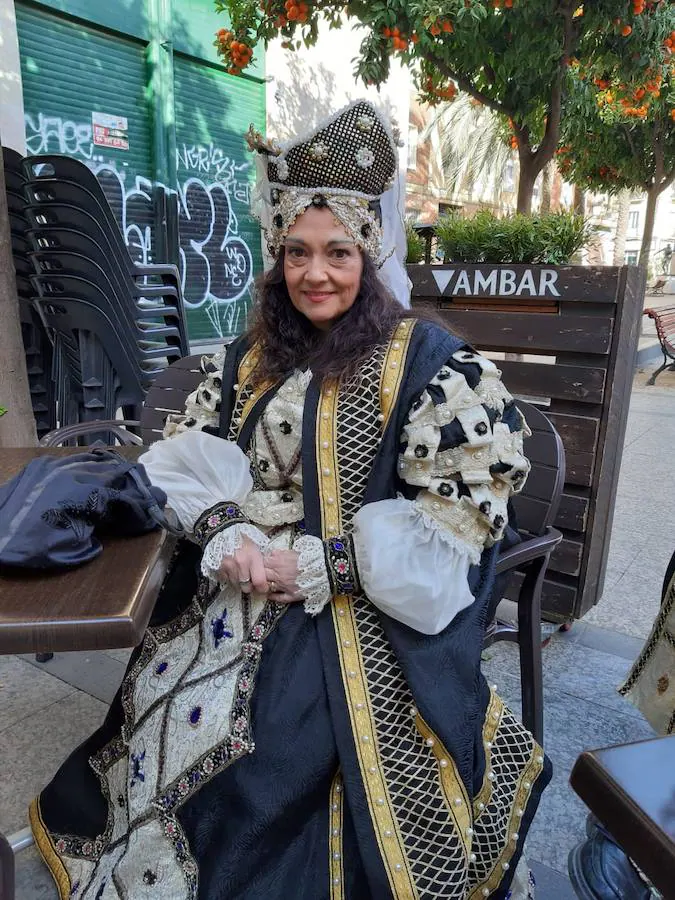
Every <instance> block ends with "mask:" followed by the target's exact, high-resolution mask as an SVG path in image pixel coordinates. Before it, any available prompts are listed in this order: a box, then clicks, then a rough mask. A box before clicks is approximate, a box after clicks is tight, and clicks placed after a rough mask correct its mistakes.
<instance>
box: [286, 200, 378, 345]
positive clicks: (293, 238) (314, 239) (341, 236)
mask: <svg viewBox="0 0 675 900" xmlns="http://www.w3.org/2000/svg"><path fill="white" fill-rule="evenodd" d="M362 271H363V258H362V256H361V251H360V250H359V248H358V247H357V246H356V244H355V243H354V240H353V239H352V238H351V237H350V236H349V234H348V233H347V231H346V230H345V228H344V226H343V225H341V224H340V222H339V221H338V220H337V219H336V218H335V216H334V215H333V213H332V212H331V211H330V209H329V208H328V207H326V206H324V207H322V208H317V207H316V206H310V207H309V208H308V209H307V210H306V211H305V212H304V213H303V214H302V215H301V216H298V218H297V219H296V220H295V222H294V223H293V226H292V227H291V228H290V229H289V231H288V235H287V237H286V243H285V254H284V278H285V279H286V287H287V288H288V293H289V295H290V298H291V303H292V304H293V306H294V307H295V308H296V309H297V311H298V312H299V313H302V315H303V316H306V318H308V319H309V321H310V322H311V323H312V325H314V326H315V327H316V328H319V329H321V330H322V331H328V329H329V328H330V327H331V326H332V325H333V323H334V322H336V321H337V320H338V319H339V318H340V316H342V315H344V314H345V313H346V312H347V310H348V309H350V307H351V306H352V304H353V303H354V301H355V300H356V297H357V294H358V292H359V288H360V287H361V273H362Z"/></svg>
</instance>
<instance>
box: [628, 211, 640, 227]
mask: <svg viewBox="0 0 675 900" xmlns="http://www.w3.org/2000/svg"><path fill="white" fill-rule="evenodd" d="M639 224H640V210H639V209H631V211H630V212H629V213H628V230H629V231H637V230H638V226H639Z"/></svg>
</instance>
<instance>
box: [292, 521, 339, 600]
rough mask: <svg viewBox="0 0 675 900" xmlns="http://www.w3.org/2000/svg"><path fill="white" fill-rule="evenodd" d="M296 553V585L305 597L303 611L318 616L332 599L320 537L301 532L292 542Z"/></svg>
mask: <svg viewBox="0 0 675 900" xmlns="http://www.w3.org/2000/svg"><path fill="white" fill-rule="evenodd" d="M293 549H294V550H295V551H296V553H297V554H298V587H299V588H300V591H301V592H302V594H303V595H304V597H305V603H304V606H305V612H306V613H308V614H309V615H310V616H318V614H319V613H320V612H321V610H322V609H323V608H324V606H326V604H327V603H329V602H330V600H331V599H332V594H331V588H330V582H329V580H328V573H327V572H326V557H325V555H324V545H323V541H322V540H321V538H318V537H312V535H309V534H303V535H302V536H301V537H299V538H297V539H296V540H295V541H294V543H293Z"/></svg>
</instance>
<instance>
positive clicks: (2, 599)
mask: <svg viewBox="0 0 675 900" xmlns="http://www.w3.org/2000/svg"><path fill="white" fill-rule="evenodd" d="M116 449H117V450H118V451H119V452H122V453H123V455H124V456H126V457H127V458H132V459H135V458H137V456H138V455H140V453H142V452H143V448H141V447H120V448H116ZM78 452H80V453H81V452H82V448H71V447H67V448H61V447H59V448H53V447H52V448H31V449H16V450H15V449H0V483H2V482H5V481H7V480H8V479H9V478H11V477H12V476H13V475H15V474H16V473H17V472H18V471H19V470H20V469H21V468H22V467H23V466H24V465H25V464H26V463H28V462H29V461H30V460H31V459H34V458H35V457H37V456H44V455H51V456H54V455H58V456H63V455H67V454H72V453H78ZM102 543H103V552H102V553H101V554H100V555H99V556H98V557H97V558H96V559H94V560H93V561H92V562H89V563H85V564H84V565H82V566H78V567H76V568H74V569H69V570H67V571H62V572H58V571H55V572H29V571H16V572H11V573H10V572H9V570H7V569H5V570H4V571H2V572H0V653H3V654H4V653H44V652H53V651H67V650H107V649H112V648H119V647H134V646H136V644H138V643H139V642H140V640H141V638H142V637H143V633H144V631H145V628H146V626H147V624H148V620H149V618H150V614H151V612H152V608H153V606H154V603H155V600H156V599H157V594H158V592H159V588H160V585H161V583H162V579H163V578H164V575H165V574H166V571H167V567H168V564H169V560H170V559H171V555H172V553H173V550H174V547H175V543H176V539H175V538H174V537H173V536H172V535H170V534H168V533H167V532H166V531H164V530H161V529H157V530H156V531H151V532H149V533H148V534H145V535H141V536H139V537H126V538H118V537H105V538H103V541H102Z"/></svg>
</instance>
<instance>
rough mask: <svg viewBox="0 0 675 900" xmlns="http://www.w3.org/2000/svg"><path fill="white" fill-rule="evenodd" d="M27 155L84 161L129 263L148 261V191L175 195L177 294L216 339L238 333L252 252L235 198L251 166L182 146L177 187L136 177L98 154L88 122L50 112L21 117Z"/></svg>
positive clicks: (243, 198)
mask: <svg viewBox="0 0 675 900" xmlns="http://www.w3.org/2000/svg"><path fill="white" fill-rule="evenodd" d="M26 144H27V148H28V153H29V154H31V155H37V154H40V153H63V154H67V155H69V156H75V157H77V158H79V159H81V160H82V161H83V162H86V163H87V165H88V166H89V167H90V168H91V169H92V171H93V172H94V173H95V175H96V176H97V178H98V180H99V182H100V183H101V186H102V187H103V190H104V191H105V193H106V196H107V197H108V200H109V202H110V205H111V207H112V208H113V210H115V213H116V215H117V217H118V221H119V223H120V227H121V229H122V233H123V235H124V239H125V242H126V245H127V247H128V248H129V252H130V254H131V256H132V258H133V259H134V261H136V262H139V263H149V262H152V261H153V260H154V253H153V249H154V247H153V241H154V238H155V235H154V229H153V222H154V196H155V193H156V191H157V189H158V188H159V189H160V190H165V191H166V192H167V193H169V194H173V195H175V196H176V202H177V206H178V221H179V233H178V240H179V256H180V272H181V280H182V286H183V296H184V299H185V305H186V307H187V308H188V309H192V310H201V311H202V312H203V313H204V314H205V315H206V316H207V317H208V320H209V322H210V324H211V326H212V328H213V332H214V335H215V336H218V337H223V336H225V335H229V334H236V333H238V332H240V331H241V330H243V328H244V327H245V325H246V320H245V317H246V310H247V305H248V304H247V301H248V300H249V298H250V293H251V287H252V281H253V256H252V253H251V249H250V247H249V245H248V244H247V242H246V240H244V238H243V237H242V235H241V233H240V228H239V221H238V218H237V215H236V213H235V210H234V208H233V201H238V202H241V203H244V204H246V205H247V206H248V203H249V199H250V197H249V192H250V185H249V182H248V176H249V170H250V164H249V163H248V162H244V163H237V162H236V160H233V159H232V158H231V157H228V156H227V155H226V154H225V153H224V152H223V151H222V150H221V149H220V148H218V147H216V146H214V145H213V144H210V145H209V146H208V147H204V146H201V145H197V144H195V145H191V146H188V145H186V144H182V145H181V146H180V147H179V148H177V150H176V163H177V171H178V184H177V186H176V187H175V188H171V187H167V186H166V185H161V184H158V183H157V182H153V181H151V180H150V179H148V178H145V177H143V176H142V175H137V174H136V175H134V174H132V173H131V171H130V170H129V169H126V168H125V167H123V166H120V165H119V163H118V162H117V161H111V160H106V159H105V158H104V157H102V156H100V155H99V148H97V147H95V146H94V144H93V139H92V129H91V124H87V123H82V122H71V121H67V120H63V119H60V118H58V117H56V116H45V115H43V114H42V113H40V114H38V116H31V115H26Z"/></svg>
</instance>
